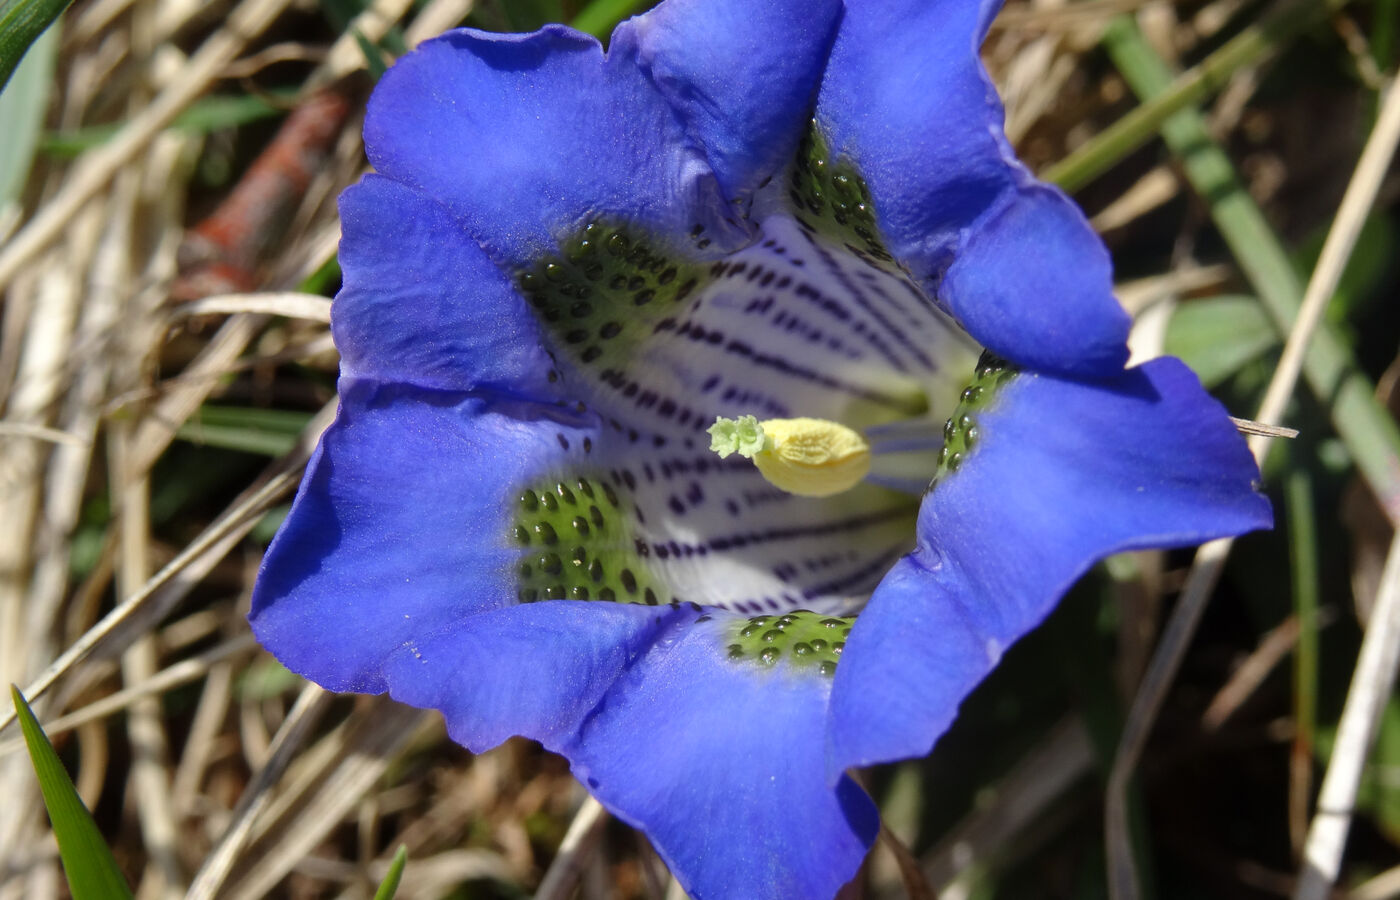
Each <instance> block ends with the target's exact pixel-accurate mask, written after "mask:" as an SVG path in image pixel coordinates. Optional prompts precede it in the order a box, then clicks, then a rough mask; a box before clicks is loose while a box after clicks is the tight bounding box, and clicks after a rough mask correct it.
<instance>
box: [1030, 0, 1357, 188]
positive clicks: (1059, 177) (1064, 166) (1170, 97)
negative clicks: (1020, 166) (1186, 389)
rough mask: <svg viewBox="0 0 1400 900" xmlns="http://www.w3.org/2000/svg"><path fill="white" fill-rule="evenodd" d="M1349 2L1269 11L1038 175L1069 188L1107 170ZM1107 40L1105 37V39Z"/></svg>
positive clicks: (1303, 2) (1301, 0)
mask: <svg viewBox="0 0 1400 900" xmlns="http://www.w3.org/2000/svg"><path fill="white" fill-rule="evenodd" d="M1347 2H1348V0H1323V2H1317V0H1293V2H1291V3H1289V4H1288V5H1286V6H1284V7H1282V8H1280V9H1279V10H1278V11H1277V12H1276V13H1275V14H1274V15H1271V16H1268V17H1266V18H1264V19H1262V20H1260V21H1259V22H1257V23H1255V24H1252V25H1250V26H1249V27H1248V28H1246V29H1245V30H1244V31H1242V32H1240V33H1239V34H1238V35H1236V36H1235V37H1234V38H1232V39H1231V40H1230V41H1228V42H1227V43H1225V45H1224V46H1222V47H1221V48H1220V49H1219V50H1216V51H1215V52H1214V53H1212V54H1211V55H1210V56H1208V57H1206V58H1205V59H1204V60H1202V62H1201V63H1200V65H1197V66H1195V67H1194V68H1192V69H1191V70H1190V71H1188V72H1186V73H1184V74H1183V75H1182V76H1181V77H1179V78H1177V79H1176V80H1175V81H1171V82H1170V83H1169V84H1167V85H1165V86H1163V87H1162V88H1161V90H1159V91H1158V92H1156V93H1155V94H1153V96H1152V97H1151V98H1150V99H1145V100H1144V102H1143V103H1142V105H1141V106H1139V107H1138V108H1137V109H1135V110H1133V111H1132V112H1130V113H1128V114H1127V115H1126V116H1124V117H1123V118H1121V119H1119V120H1118V121H1117V122H1114V123H1113V125H1111V126H1109V127H1108V128H1105V129H1104V130H1103V131H1101V132H1099V133H1098V134H1096V135H1094V137H1093V138H1091V139H1090V140H1089V141H1087V142H1085V143H1084V145H1083V146H1081V147H1079V148H1078V149H1077V150H1075V151H1074V152H1073V153H1071V154H1070V155H1069V156H1066V157H1065V158H1064V159H1062V160H1060V161H1059V162H1058V163H1056V164H1055V165H1053V166H1051V167H1050V168H1049V169H1047V170H1046V171H1044V172H1042V173H1041V177H1042V178H1044V179H1045V180H1046V181H1050V182H1054V183H1055V184H1057V185H1059V186H1060V187H1062V188H1064V189H1065V190H1067V191H1074V190H1076V189H1078V188H1080V187H1082V186H1084V185H1085V184H1087V183H1089V182H1090V181H1093V180H1094V179H1095V178H1097V177H1098V176H1100V175H1102V174H1103V173H1104V172H1106V171H1108V170H1109V169H1110V168H1112V167H1113V166H1114V165H1115V164H1116V163H1117V162H1118V161H1119V160H1121V159H1123V158H1124V157H1126V156H1127V155H1128V154H1130V153H1132V152H1133V151H1134V150H1136V149H1137V148H1139V147H1141V146H1142V145H1143V144H1145V143H1147V142H1148V141H1149V140H1151V139H1152V138H1153V136H1155V135H1156V134H1157V131H1158V130H1159V129H1160V128H1161V127H1162V125H1163V124H1164V123H1165V122H1166V121H1167V119H1169V118H1170V117H1171V116H1172V115H1173V114H1174V113H1177V112H1179V111H1181V110H1183V109H1186V108H1187V107H1190V106H1192V105H1194V104H1196V103H1199V102H1200V101H1202V100H1204V99H1205V98H1206V97H1209V96H1210V95H1211V94H1214V93H1215V92H1216V91H1218V90H1220V89H1221V88H1222V87H1224V86H1225V84H1226V83H1227V82H1228V81H1229V80H1230V76H1231V75H1233V74H1234V73H1235V72H1237V71H1239V70H1240V69H1242V68H1244V67H1245V66H1249V65H1253V64H1254V63H1257V62H1258V61H1260V60H1261V59H1263V58H1265V57H1266V56H1268V55H1269V54H1271V53H1273V52H1275V51H1277V50H1279V49H1281V48H1282V46H1283V45H1284V44H1286V43H1288V42H1289V41H1290V40H1291V39H1292V38H1293V37H1295V36H1296V35H1297V34H1298V33H1299V32H1301V31H1302V30H1303V29H1304V28H1306V27H1307V26H1309V25H1311V24H1312V23H1314V22H1316V21H1318V20H1320V19H1321V18H1322V17H1323V16H1325V15H1331V14H1333V13H1335V12H1336V11H1337V10H1339V9H1341V8H1342V7H1343V6H1345V5H1346V4H1347ZM1107 40H1108V38H1105V41H1107Z"/></svg>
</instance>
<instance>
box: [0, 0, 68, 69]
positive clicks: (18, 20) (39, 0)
mask: <svg viewBox="0 0 1400 900" xmlns="http://www.w3.org/2000/svg"><path fill="white" fill-rule="evenodd" d="M71 2H73V0H10V2H9V3H7V4H5V6H3V7H0V90H4V89H5V85H6V84H7V83H9V80H10V76H11V75H12V74H14V71H15V67H16V66H18V65H19V61H20V60H21V59H23V58H24V54H25V53H27V52H28V51H29V47H30V45H32V44H33V43H34V42H35V41H37V40H38V39H39V35H41V34H43V33H44V32H45V31H46V30H48V27H49V26H50V25H52V24H53V23H54V22H55V21H57V20H58V17H59V16H60V15H62V13H63V11H64V10H65V9H67V8H68V4H69V3H71Z"/></svg>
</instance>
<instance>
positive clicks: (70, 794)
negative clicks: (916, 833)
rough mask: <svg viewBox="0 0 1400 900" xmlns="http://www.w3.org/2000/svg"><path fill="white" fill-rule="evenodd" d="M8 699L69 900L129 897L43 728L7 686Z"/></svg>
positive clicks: (22, 696) (115, 899) (109, 852)
mask: <svg viewBox="0 0 1400 900" xmlns="http://www.w3.org/2000/svg"><path fill="white" fill-rule="evenodd" d="M10 696H11V698H12V699H13V700H14V704H15V715H16V716H18V717H19V727H20V730H21V731H22V732H23V733H24V742H25V744H26V745H27V746H28V747H29V758H30V760H32V761H33V763H34V774H35V775H37V776H38V778H39V791H40V793H42V794H43V796H44V807H45V808H46V809H48V811H49V821H50V822H52V823H53V835H54V839H55V840H56V841H57V842H58V855H59V858H60V859H62V860H63V871H64V872H65V873H66V874H67V876H68V889H69V891H70V892H71V893H72V895H73V900H117V898H123V897H130V896H131V888H130V887H128V886H127V883H126V879H125V878H123V877H122V873H121V869H120V868H118V867H117V861H116V860H115V859H113V858H112V851H111V850H109V849H108V848H107V842H106V841H104V840H103V839H102V833H101V832H100V831H98V830H97V823H96V822H94V821H93V820H92V814H91V813H89V812H88V810H87V807H86V806H84V805H83V801H82V799H81V798H80V797H79V796H78V791H77V789H76V788H74V787H73V781H72V779H70V778H69V777H68V772H67V770H65V769H64V768H63V763H62V762H61V761H60V760H59V758H58V754H57V753H55V752H54V749H53V745H52V744H50V743H49V739H48V737H46V736H45V735H44V729H43V728H41V727H39V720H38V719H36V718H34V712H33V711H32V710H31V709H30V708H29V704H28V703H27V702H25V699H24V695H23V694H21V693H20V692H19V688H17V687H15V686H14V685H10Z"/></svg>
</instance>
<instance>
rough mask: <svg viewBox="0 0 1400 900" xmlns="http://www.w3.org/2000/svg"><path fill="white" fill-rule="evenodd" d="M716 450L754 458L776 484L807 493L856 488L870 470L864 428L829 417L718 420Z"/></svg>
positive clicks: (713, 431) (712, 445) (713, 438)
mask: <svg viewBox="0 0 1400 900" xmlns="http://www.w3.org/2000/svg"><path fill="white" fill-rule="evenodd" d="M710 437H711V442H710V449H711V450H713V451H715V452H716V453H718V454H719V455H720V457H721V458H724V457H726V456H728V455H729V454H731V453H738V454H739V455H741V456H745V457H748V458H750V459H752V460H753V461H754V465H756V466H758V471H759V472H760V473H761V474H762V475H763V477H764V478H766V479H767V480H768V482H769V483H770V484H772V485H774V486H775V487H779V488H782V489H783V490H785V491H787V492H788V493H790V494H797V495H798V496H801V497H830V496H831V495H832V494H839V493H841V492H842V491H846V490H850V489H851V488H853V487H855V486H856V485H857V484H860V482H861V479H863V478H865V476H866V475H867V474H868V473H869V472H870V445H869V444H868V443H866V441H865V438H864V437H862V436H861V435H860V433H859V432H856V431H853V430H852V429H850V428H847V427H846V426H845V425H841V424H838V423H836V422H829V421H827V420H825V419H805V418H804V419H766V420H764V421H762V422H760V421H758V420H757V419H755V418H754V417H753V416H741V417H740V418H739V419H737V420H735V419H717V420H716V421H715V424H714V425H713V426H711V427H710Z"/></svg>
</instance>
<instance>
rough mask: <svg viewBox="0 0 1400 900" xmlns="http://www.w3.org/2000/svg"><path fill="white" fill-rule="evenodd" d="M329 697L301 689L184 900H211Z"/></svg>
mask: <svg viewBox="0 0 1400 900" xmlns="http://www.w3.org/2000/svg"><path fill="white" fill-rule="evenodd" d="M334 696H335V695H334V694H330V693H328V692H326V691H324V690H322V689H321V688H319V687H317V686H316V685H314V684H308V685H307V686H306V687H305V688H303V689H302V692H301V696H299V697H297V702H296V703H295V704H293V705H292V709H291V711H290V712H289V713H287V720H286V721H285V722H283V723H282V727H281V728H279V729H277V736H276V737H275V738H273V740H272V746H271V747H270V748H269V750H270V752H269V754H268V759H267V762H266V764H264V765H263V767H262V768H261V769H259V770H258V771H257V773H256V774H255V775H254V776H253V779H252V780H251V781H249V782H248V787H247V789H246V790H244V792H243V796H242V797H240V798H239V800H238V806H237V807H235V808H234V811H233V820H232V822H231V823H230V824H229V827H228V830H227V831H225V832H224V836H223V837H222V838H221V839H220V840H219V845H218V846H217V847H216V848H214V851H213V852H212V853H210V854H209V856H208V857H206V858H205V860H204V865H203V867H202V868H200V870H199V874H198V875H196V876H195V879H194V882H193V883H192V884H191V885H190V890H189V893H188V894H186V895H185V900H212V898H213V897H214V895H215V894H216V893H217V892H218V890H219V888H220V886H222V885H223V883H224V879H225V878H227V877H228V874H229V871H230V870H231V869H232V868H233V862H234V860H235V859H236V858H237V857H238V854H239V852H240V851H241V850H242V849H243V844H244V842H245V841H246V840H247V839H248V835H249V834H251V833H252V830H253V821H254V820H255V819H256V818H257V816H258V813H259V812H261V811H262V809H263V807H265V806H266V805H267V804H268V802H269V800H270V798H271V792H272V787H273V785H275V784H276V783H277V779H278V778H279V777H281V775H282V771H283V770H284V769H286V767H287V764H288V763H289V762H291V760H292V757H293V756H295V755H296V754H297V751H299V750H300V749H301V744H302V741H303V740H304V739H305V738H306V735H307V734H308V733H309V732H310V731H311V728H312V726H314V725H315V724H316V722H317V721H318V720H319V719H320V717H321V713H322V712H324V711H325V709H326V707H327V706H329V705H330V701H331V698H332V697H334Z"/></svg>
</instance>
